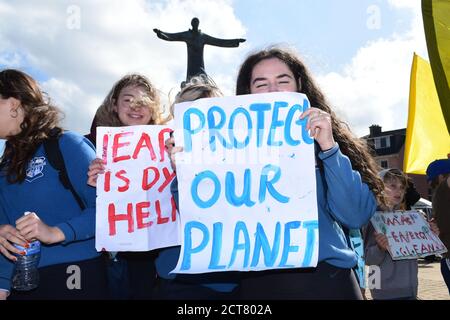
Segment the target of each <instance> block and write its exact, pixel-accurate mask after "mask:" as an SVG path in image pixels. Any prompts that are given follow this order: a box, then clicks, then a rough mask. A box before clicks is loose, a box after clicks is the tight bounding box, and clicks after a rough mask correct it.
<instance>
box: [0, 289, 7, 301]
mask: <svg viewBox="0 0 450 320" xmlns="http://www.w3.org/2000/svg"><path fill="white" fill-rule="evenodd" d="M8 296H9V292H7V291H3V290H0V300H6V298H8Z"/></svg>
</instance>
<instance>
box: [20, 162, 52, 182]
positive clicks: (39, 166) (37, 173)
mask: <svg viewBox="0 0 450 320" xmlns="http://www.w3.org/2000/svg"><path fill="white" fill-rule="evenodd" d="M46 164H47V162H46V161H45V157H34V158H33V159H31V161H30V162H29V164H28V168H27V175H26V178H25V180H26V181H28V182H33V181H34V180H36V179H39V178H40V177H43V176H44V174H43V173H42V171H44V166H45V165H46Z"/></svg>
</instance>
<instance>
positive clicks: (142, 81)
mask: <svg viewBox="0 0 450 320" xmlns="http://www.w3.org/2000/svg"><path fill="white" fill-rule="evenodd" d="M126 87H140V88H143V89H144V91H145V95H144V96H143V97H141V98H140V99H139V100H137V101H134V102H133V104H134V105H144V106H148V107H149V108H150V109H151V111H152V117H151V119H150V122H149V123H148V124H162V123H164V120H162V118H161V115H162V112H161V106H160V98H159V93H158V91H157V90H156V88H155V87H154V86H153V84H152V83H151V82H150V80H149V79H148V78H147V77H145V76H143V75H140V74H128V75H126V76H124V77H123V78H122V79H120V80H119V81H117V82H116V83H115V84H114V86H113V87H112V88H111V90H110V91H109V93H108V95H107V96H106V98H105V100H103V103H102V104H101V105H100V107H99V108H98V109H97V113H96V114H95V118H96V125H97V126H105V127H120V126H123V125H124V124H123V123H122V122H121V121H120V119H119V116H118V114H117V112H116V111H115V110H114V106H115V105H116V103H117V99H118V98H119V95H120V92H121V91H122V90H123V89H124V88H126Z"/></svg>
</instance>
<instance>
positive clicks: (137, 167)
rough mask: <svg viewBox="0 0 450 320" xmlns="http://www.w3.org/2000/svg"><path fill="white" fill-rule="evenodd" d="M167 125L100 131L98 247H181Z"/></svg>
mask: <svg viewBox="0 0 450 320" xmlns="http://www.w3.org/2000/svg"><path fill="white" fill-rule="evenodd" d="M171 131H172V129H170V128H168V127H166V126H153V125H152V126H129V127H119V128H111V127H98V128H97V157H98V158H101V159H103V160H104V162H105V163H106V172H105V174H102V175H99V177H98V180H97V218H96V248H97V250H101V249H106V250H108V251H147V250H152V249H157V248H162V247H169V246H174V245H177V244H179V239H178V234H179V219H178V216H177V211H176V207H175V202H174V199H173V197H172V195H171V193H170V183H171V182H172V180H173V179H174V177H175V173H174V172H173V171H172V169H171V166H170V160H169V159H168V155H167V153H166V152H165V148H164V141H165V140H166V139H168V138H169V135H170V132H171Z"/></svg>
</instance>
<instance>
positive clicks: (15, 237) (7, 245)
mask: <svg viewBox="0 0 450 320" xmlns="http://www.w3.org/2000/svg"><path fill="white" fill-rule="evenodd" d="M13 243H15V244H18V245H19V246H22V247H27V246H28V243H27V240H25V238H24V237H23V236H22V235H21V234H20V233H19V230H17V229H16V228H14V227H13V226H11V225H9V224H4V225H0V252H1V253H2V254H3V255H4V256H5V257H6V258H8V259H9V260H12V261H17V258H16V257H15V256H13V255H12V254H20V253H21V251H20V250H19V249H17V248H16V247H14V246H13V245H12V244H13ZM11 253H12V254H11Z"/></svg>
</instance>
